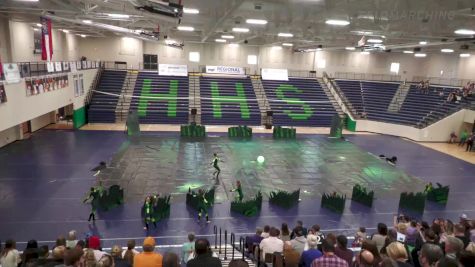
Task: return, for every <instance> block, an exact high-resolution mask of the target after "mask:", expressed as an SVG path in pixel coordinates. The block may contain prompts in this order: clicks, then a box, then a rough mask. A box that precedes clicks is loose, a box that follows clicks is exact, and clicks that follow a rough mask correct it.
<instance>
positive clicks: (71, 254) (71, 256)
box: [64, 247, 84, 267]
mask: <svg viewBox="0 0 475 267" xmlns="http://www.w3.org/2000/svg"><path fill="white" fill-rule="evenodd" d="M83 253H84V252H83V251H82V250H81V249H77V248H74V247H73V248H71V249H68V250H66V251H65V252H64V266H68V267H69V266H72V267H79V266H80V262H81V257H82V255H83Z"/></svg>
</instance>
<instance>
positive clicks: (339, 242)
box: [335, 235, 353, 266]
mask: <svg viewBox="0 0 475 267" xmlns="http://www.w3.org/2000/svg"><path fill="white" fill-rule="evenodd" d="M335 255H337V256H338V257H340V258H342V259H344V260H345V261H346V262H347V263H348V266H350V265H351V262H352V261H353V251H352V250H351V249H348V239H347V238H346V236H344V235H339V236H337V238H336V247H335Z"/></svg>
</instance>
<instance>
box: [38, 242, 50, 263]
mask: <svg viewBox="0 0 475 267" xmlns="http://www.w3.org/2000/svg"><path fill="white" fill-rule="evenodd" d="M48 256H49V248H48V245H43V246H41V247H39V248H38V260H37V261H36V263H37V264H38V266H44V265H45V264H46V263H47V262H48Z"/></svg>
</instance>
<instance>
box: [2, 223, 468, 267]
mask: <svg viewBox="0 0 475 267" xmlns="http://www.w3.org/2000/svg"><path fill="white" fill-rule="evenodd" d="M349 239H350V240H351V242H350V241H349ZM0 245H1V244H0ZM155 248H156V242H155V239H154V238H152V237H146V238H145V239H144V240H143V244H142V247H141V250H142V252H139V251H137V250H136V244H135V241H134V240H130V241H128V242H127V248H126V249H124V250H123V249H122V248H121V247H120V246H118V245H114V246H113V247H112V248H111V249H110V250H107V252H106V251H103V250H102V249H101V240H100V238H99V237H97V236H90V237H88V238H86V240H78V238H77V234H76V232H75V231H70V232H69V233H68V235H67V238H65V237H63V236H60V237H58V239H57V240H56V243H55V245H54V246H53V247H52V248H51V250H50V248H49V247H48V246H47V245H42V246H40V245H38V242H37V241H36V240H30V241H29V242H28V244H27V245H26V248H25V249H24V251H23V252H22V253H20V252H19V251H17V250H16V246H15V242H14V241H13V240H7V241H5V243H4V244H3V247H2V249H1V252H0V265H1V267H36V266H41V267H69V266H74V267H113V266H116V267H132V266H133V267H178V266H185V265H186V266H187V267H221V266H222V262H221V260H220V259H219V258H218V255H217V254H216V253H215V252H213V251H212V249H211V245H210V243H209V241H208V240H207V239H195V235H194V234H193V233H190V234H189V235H188V242H186V243H184V244H183V246H182V253H181V255H180V256H179V255H177V254H175V253H165V254H164V255H163V256H162V255H161V254H160V253H158V252H156V251H155ZM244 250H245V251H244V253H245V254H246V256H248V257H249V258H251V259H253V260H254V261H256V262H257V261H259V262H260V264H261V266H272V267H280V266H282V267H283V266H285V267H350V266H351V267H431V266H433V267H474V266H475V221H472V220H469V219H468V218H467V216H466V215H465V214H463V215H462V216H461V217H460V221H458V222H452V221H450V220H446V219H441V218H437V219H435V220H433V221H432V222H431V223H429V222H425V221H421V222H418V221H416V220H411V219H410V218H407V217H405V216H399V217H395V218H394V222H393V226H392V227H388V226H387V225H386V224H384V223H379V224H378V225H377V230H376V231H375V233H373V234H372V235H368V233H367V232H366V229H365V228H364V227H360V228H359V230H358V231H357V232H356V233H355V235H354V237H350V238H348V237H347V236H345V235H335V234H333V233H327V234H324V233H323V232H322V231H321V229H320V226H319V225H313V226H311V227H310V228H309V229H307V228H306V227H305V226H304V225H303V223H302V222H301V221H297V224H296V225H295V227H294V228H293V229H292V230H291V231H290V230H289V227H288V225H287V224H285V223H283V224H282V225H281V227H280V228H277V227H271V226H269V225H266V226H264V228H263V229H262V228H257V229H256V233H255V234H253V235H250V236H246V238H245V244H244ZM230 266H238V267H241V266H243V267H244V266H247V263H245V262H243V261H236V262H233V263H232V264H230Z"/></svg>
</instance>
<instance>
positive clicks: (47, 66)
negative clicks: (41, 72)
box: [46, 62, 54, 72]
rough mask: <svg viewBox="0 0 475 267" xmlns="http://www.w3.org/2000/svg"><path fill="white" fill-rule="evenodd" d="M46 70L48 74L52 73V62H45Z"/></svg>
mask: <svg viewBox="0 0 475 267" xmlns="http://www.w3.org/2000/svg"><path fill="white" fill-rule="evenodd" d="M46 69H47V70H48V72H54V62H46Z"/></svg>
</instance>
